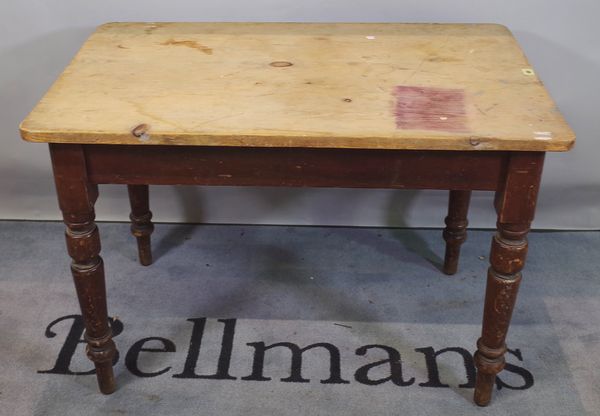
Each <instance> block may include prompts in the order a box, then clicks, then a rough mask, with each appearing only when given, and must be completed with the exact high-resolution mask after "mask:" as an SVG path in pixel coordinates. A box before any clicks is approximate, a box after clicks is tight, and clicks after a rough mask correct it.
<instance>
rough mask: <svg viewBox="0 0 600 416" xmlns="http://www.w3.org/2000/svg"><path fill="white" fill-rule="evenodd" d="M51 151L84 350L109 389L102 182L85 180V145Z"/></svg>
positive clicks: (110, 351)
mask: <svg viewBox="0 0 600 416" xmlns="http://www.w3.org/2000/svg"><path fill="white" fill-rule="evenodd" d="M50 154H51V156H52V165H53V169H54V179H55V183H56V190H57V194H58V201H59V206H60V209H61V210H62V213H63V218H64V222H65V224H66V226H67V229H66V240H67V251H68V253H69V256H71V258H72V259H73V261H72V263H71V274H72V275H73V280H74V282H75V288H76V290H77V297H78V299H79V306H80V308H81V315H82V316H83V321H84V323H85V335H84V337H85V340H86V341H87V348H86V352H87V356H88V357H89V359H90V360H92V361H93V362H94V366H95V367H96V376H97V378H98V386H99V387H100V391H101V392H102V393H104V394H110V393H112V392H113V391H115V389H116V385H115V378H114V374H113V368H112V365H113V358H114V356H115V354H116V348H115V344H114V342H113V340H112V333H111V329H110V327H109V325H108V312H107V307H106V289H105V282H104V266H103V262H102V258H101V257H100V235H99V233H98V228H97V227H96V224H95V222H94V219H95V214H94V203H95V201H96V199H97V197H98V187H97V186H96V185H93V184H90V183H89V182H88V181H87V174H86V166H85V158H84V154H83V148H82V147H81V146H79V145H55V144H52V145H50Z"/></svg>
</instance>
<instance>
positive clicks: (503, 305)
mask: <svg viewBox="0 0 600 416" xmlns="http://www.w3.org/2000/svg"><path fill="white" fill-rule="evenodd" d="M542 165H543V153H541V154H540V153H515V154H514V155H513V156H511V159H510V162H509V166H508V173H507V176H506V180H505V184H504V188H503V189H501V190H500V191H498V192H497V193H496V209H497V211H498V224H497V226H498V231H497V233H496V235H495V236H494V238H493V240H492V248H491V253H490V268H489V269H488V276H487V288H486V294H485V306H484V311H483V328H482V333H481V338H479V340H478V341H477V352H476V353H475V365H476V366H477V381H476V385H475V395H474V400H475V403H477V404H478V405H480V406H487V405H488V404H489V402H490V400H491V397H492V390H493V388H494V384H495V380H496V374H498V373H499V372H500V371H501V370H502V369H503V368H504V363H505V360H504V353H505V352H506V344H505V340H506V334H507V332H508V327H509V325H510V319H511V316H512V311H513V308H514V305H515V301H516V299H517V292H518V290H519V284H520V282H521V270H522V269H523V266H524V265H525V257H526V256H527V233H528V232H529V227H530V224H531V221H532V220H533V215H534V212H535V204H536V200H537V192H538V188H539V180H540V176H541V172H542Z"/></svg>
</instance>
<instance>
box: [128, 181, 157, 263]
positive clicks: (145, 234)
mask: <svg viewBox="0 0 600 416" xmlns="http://www.w3.org/2000/svg"><path fill="white" fill-rule="evenodd" d="M127 191H128V193H129V203H130V205H131V214H130V215H129V218H130V219H131V234H133V235H134V237H135V238H136V240H137V245H138V256H139V259H140V263H141V264H142V265H143V266H149V265H150V264H152V248H151V246H150V235H151V234H152V231H154V225H153V224H152V221H151V219H152V212H151V211H150V202H149V195H148V185H127Z"/></svg>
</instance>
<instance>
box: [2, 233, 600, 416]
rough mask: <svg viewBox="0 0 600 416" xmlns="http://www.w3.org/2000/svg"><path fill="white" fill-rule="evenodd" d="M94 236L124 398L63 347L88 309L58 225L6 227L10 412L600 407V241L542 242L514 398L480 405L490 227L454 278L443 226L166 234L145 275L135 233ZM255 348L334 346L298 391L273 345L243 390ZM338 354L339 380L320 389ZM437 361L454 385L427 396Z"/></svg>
mask: <svg viewBox="0 0 600 416" xmlns="http://www.w3.org/2000/svg"><path fill="white" fill-rule="evenodd" d="M100 232H101V235H102V239H103V240H102V241H103V251H102V253H103V257H104V259H105V263H106V271H107V290H108V293H109V311H110V314H111V316H113V317H115V319H116V322H117V323H116V324H115V328H116V329H117V330H118V329H120V328H121V327H122V328H123V331H122V332H121V333H120V334H118V335H117V336H116V337H115V341H116V343H117V346H118V348H119V350H120V352H121V354H120V357H119V361H118V362H117V364H116V366H115V371H116V374H117V379H118V384H119V390H118V391H117V392H116V393H114V394H113V395H110V396H103V395H100V394H98V393H97V390H96V385H95V378H94V376H93V375H73V374H71V375H69V374H64V373H65V372H67V371H70V372H83V371H87V370H89V369H90V364H89V362H88V361H87V360H86V359H85V357H84V355H85V354H84V351H83V345H82V344H75V343H70V342H69V340H68V337H67V335H68V334H69V333H70V331H71V334H72V336H77V335H78V333H77V331H76V330H77V325H76V324H77V323H78V322H79V321H78V320H77V317H74V316H71V315H76V314H78V313H79V311H78V305H77V300H76V297H75V294H74V289H73V286H72V282H71V279H70V277H69V269H68V264H69V260H68V258H67V255H66V251H65V248H64V237H63V226H62V224H59V223H51V222H47V223H44V222H0V351H2V354H1V357H0V360H1V361H0V374H2V377H0V414H2V415H11V416H17V415H32V414H33V415H46V414H49V415H126V414H127V415H137V414H140V415H166V414H169V415H198V414H201V415H238V414H239V415H241V414H244V415H301V414H302V415H303V414H310V415H366V414H369V415H400V414H402V415H440V414H445V415H471V414H473V415H475V414H483V413H485V414H489V415H581V414H590V415H598V414H600V390H599V386H600V376H599V375H598V372H597V371H595V370H594V368H597V367H598V366H597V365H596V364H597V363H598V360H599V359H600V331H599V329H598V320H599V318H600V297H599V292H600V285H598V283H597V282H598V277H599V276H600V257H599V256H598V247H599V245H600V232H553V233H551V232H535V233H532V234H531V236H530V252H529V259H528V264H527V267H526V273H525V277H524V280H523V284H522V287H521V291H520V294H519V300H518V305H517V309H516V311H515V315H514V318H513V325H512V327H511V331H510V334H509V340H508V344H509V348H511V350H513V353H511V354H509V355H508V362H509V363H510V364H511V365H512V367H511V368H512V370H510V371H505V372H503V373H502V374H501V376H500V379H501V380H502V383H501V384H500V385H509V386H511V387H512V389H511V388H507V387H504V388H502V389H500V390H498V391H495V397H494V401H493V403H492V405H491V406H490V407H488V408H486V409H485V410H482V409H480V408H477V407H476V406H474V405H473V404H472V402H471V395H472V391H473V390H472V388H471V385H470V380H468V377H467V373H468V371H467V370H468V369H469V368H470V366H471V365H472V362H471V357H470V356H468V357H467V358H468V359H467V360H466V361H464V358H463V356H461V355H460V353H459V351H464V350H468V351H470V352H472V351H473V349H474V343H475V340H476V339H477V337H478V334H479V330H480V326H479V325H480V322H481V311H482V299H483V292H484V284H485V279H484V277H485V271H486V269H487V261H488V259H487V256H488V249H489V242H490V238H491V232H490V231H472V232H470V235H469V240H468V241H467V243H466V244H465V245H464V247H463V255H462V258H461V266H460V271H459V273H458V274H457V275H456V276H454V277H446V276H445V275H443V274H442V273H441V272H440V271H439V268H440V263H441V258H440V256H441V255H442V253H443V244H442V243H443V242H442V239H441V236H440V230H398V229H373V228H324V227H321V228H317V227H314V228H312V227H268V226H219V225H206V226H190V225H161V224H159V225H157V226H156V231H155V234H154V253H155V259H156V261H155V263H154V264H153V265H152V266H150V267H142V266H140V265H138V264H137V262H136V251H135V243H134V241H133V238H132V237H130V235H129V226H128V224H122V223H102V224H100ZM61 318H64V319H61ZM201 318H207V319H206V320H205V321H204V320H202V319H201ZM189 319H194V321H188V320H189ZM219 319H230V320H229V321H219ZM232 319H236V321H233V320H232ZM55 320H59V321H58V322H57V323H55V324H54V325H52V326H51V327H50V328H47V327H48V326H49V324H50V323H52V322H53V321H55ZM194 322H195V324H194ZM202 322H205V328H204V332H203V337H202V339H201V348H200V352H199V353H198V357H197V358H198V359H197V361H196V367H195V370H193V369H189V372H188V373H186V372H185V371H184V369H185V364H186V359H188V360H190V352H189V349H190V337H191V336H192V329H193V328H196V329H197V330H198V329H199V327H200V325H201V323H202ZM225 323H228V325H229V328H232V327H233V325H235V335H234V339H233V345H232V351H231V355H227V354H224V355H221V347H222V345H221V343H222V340H221V338H222V336H223V328H224V326H225ZM73 334H74V335H73ZM196 335H198V333H196ZM149 337H160V338H161V339H156V338H155V339H151V340H147V342H146V343H145V344H144V345H143V347H144V348H145V349H150V348H153V349H155V350H163V351H162V352H157V351H155V352H148V351H141V352H139V354H138V355H137V356H136V350H139V347H140V346H142V345H141V343H142V342H143V339H145V338H149ZM75 339H76V338H73V339H72V341H73V342H74V340H75ZM141 340H142V341H141ZM196 341H198V337H196ZM260 342H264V343H265V344H266V345H271V344H274V343H279V342H287V343H293V344H295V345H297V346H299V347H300V348H302V347H306V346H308V345H310V344H314V343H328V344H330V346H329V347H327V348H330V350H329V351H330V352H329V353H328V350H327V349H326V348H325V347H315V348H314V349H311V350H308V351H307V352H305V353H303V354H302V356H301V357H302V363H301V373H300V375H301V377H302V378H303V379H304V380H305V381H306V382H298V380H297V378H298V377H297V376H298V374H296V378H295V379H294V380H295V381H296V382H294V381H292V382H290V381H281V380H282V379H284V380H285V379H286V378H288V377H290V374H291V372H290V371H291V369H290V363H291V353H290V352H289V351H288V350H287V348H285V347H283V346H280V347H276V348H273V349H271V350H268V351H267V352H266V353H265V359H264V363H263V365H262V372H263V376H264V378H265V380H262V381H260V380H257V377H256V374H254V377H249V378H250V380H244V379H243V378H244V377H246V378H248V376H250V375H251V374H252V373H253V365H254V370H256V367H257V366H258V367H260V365H259V363H257V362H256V360H255V359H256V356H255V355H254V352H255V350H256V349H257V348H259V347H258V345H259V344H256V343H260ZM226 344H227V342H225V343H224V345H225V347H226ZM248 344H251V345H248ZM69 345H73V346H75V345H76V350H75V352H74V353H73V354H72V351H68V347H69ZM365 345H379V347H371V348H369V349H364V348H363V349H360V347H361V346H365ZM383 347H387V351H392V352H394V351H397V352H399V353H400V355H401V359H402V361H401V364H399V363H397V362H396V365H395V370H396V372H395V373H394V376H395V378H394V380H388V381H386V378H389V377H390V366H389V363H387V362H384V363H380V365H374V366H372V368H371V369H369V370H368V371H367V369H366V367H365V365H368V364H371V363H375V362H377V361H379V360H386V359H388V358H389V357H390V356H389V355H388V354H389V353H388V352H386V350H384V349H383ZM445 348H455V350H449V351H447V352H444V353H442V354H441V355H439V356H438V357H437V364H436V365H433V364H431V363H429V367H428V365H427V363H426V360H425V356H426V355H427V354H432V353H433V352H436V351H437V352H439V351H440V350H442V349H445ZM457 348H462V349H463V350H458V349H457ZM192 349H193V348H192ZM226 349H227V348H224V350H226ZM392 349H393V350H392ZM164 350H167V351H164ZM357 350H358V351H357ZM331 351H333V352H334V354H333V355H331ZM335 351H339V359H338V358H337V357H335ZM61 352H62V359H61V360H58V364H57V359H58V357H59V354H60V353H61ZM71 355H72V359H71ZM258 355H260V354H258ZM191 356H192V359H191V362H193V361H194V360H193V353H192V354H191ZM223 356H226V358H229V359H230V363H229V369H228V375H229V376H230V377H228V378H230V379H223V378H224V377H212V378H206V377H204V378H198V377H196V378H191V376H190V374H191V371H195V373H194V374H197V375H210V374H214V373H215V372H216V370H217V362H218V361H219V358H220V357H223ZM332 357H333V358H332ZM69 360H71V361H70V362H69ZM125 362H127V363H128V364H129V365H127V366H126V365H125ZM332 362H333V363H334V367H335V365H336V364H337V363H338V362H339V367H340V368H339V372H340V374H339V377H337V378H336V377H333V379H335V380H334V382H332V383H322V382H321V381H322V380H327V379H328V378H330V379H331V378H332V374H333V373H335V370H332V368H331V367H330V365H331V363H332ZM190 365H191V364H190ZM400 365H401V370H402V374H399V372H398V370H399V368H398V367H399V366H400ZM361 368H362V371H361V370H360V369H361ZM436 369H437V370H438V374H437V375H438V376H439V382H438V383H437V384H438V385H439V384H444V385H447V387H440V386H438V387H433V386H432V384H433V385H436V382H435V380H433V381H434V382H432V377H433V378H435V376H436V375H435V374H433V375H432V374H431V371H432V370H436ZM258 370H260V368H258ZM40 371H41V373H40ZM161 371H163V372H162V373H161V374H159V375H155V376H151V377H142V376H143V375H145V374H147V373H156V372H161ZM428 371H429V372H428ZM365 372H366V374H364V373H365ZM434 372H435V371H434ZM177 374H184V376H179V377H173V376H174V375H177ZM186 374H187V375H186ZM269 378H270V380H266V379H269ZM368 380H380V381H381V382H380V383H379V384H375V385H369V381H368ZM393 381H396V382H397V384H395V383H394V382H393ZM471 381H472V380H471ZM532 383H533V384H532ZM371 384H373V383H371ZM398 384H405V385H398ZM423 384H424V385H423ZM461 385H462V387H461ZM515 388H517V389H515ZM518 388H521V389H518Z"/></svg>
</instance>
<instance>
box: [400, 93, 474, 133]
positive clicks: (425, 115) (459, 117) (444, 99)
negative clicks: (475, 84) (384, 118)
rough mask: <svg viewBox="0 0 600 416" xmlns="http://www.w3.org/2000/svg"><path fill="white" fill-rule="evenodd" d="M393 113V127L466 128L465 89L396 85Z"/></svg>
mask: <svg viewBox="0 0 600 416" xmlns="http://www.w3.org/2000/svg"><path fill="white" fill-rule="evenodd" d="M393 95H394V97H396V102H395V105H394V116H395V117H396V128H398V129H406V130H443V131H451V132H464V131H467V130H468V129H467V126H466V124H467V117H466V111H465V93H464V90H461V89H450V88H431V87H411V86H404V85H398V86H396V87H394V89H393Z"/></svg>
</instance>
